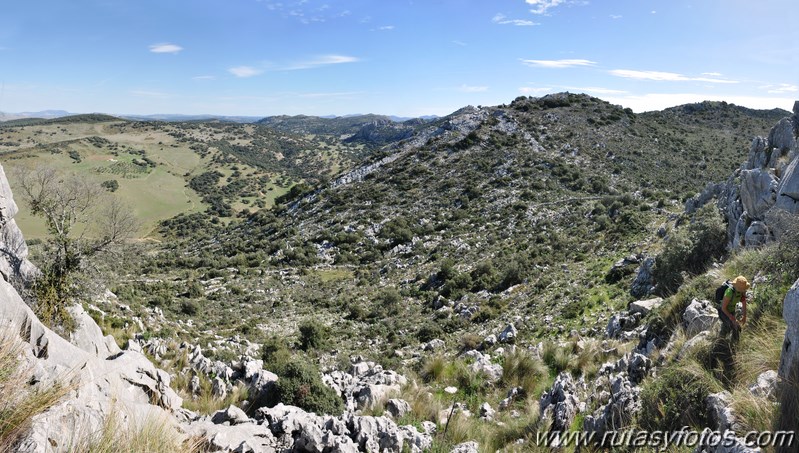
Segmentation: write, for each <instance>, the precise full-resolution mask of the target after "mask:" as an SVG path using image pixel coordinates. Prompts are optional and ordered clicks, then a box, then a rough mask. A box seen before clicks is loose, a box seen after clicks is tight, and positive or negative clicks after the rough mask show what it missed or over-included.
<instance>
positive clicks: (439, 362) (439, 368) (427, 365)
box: [420, 355, 447, 382]
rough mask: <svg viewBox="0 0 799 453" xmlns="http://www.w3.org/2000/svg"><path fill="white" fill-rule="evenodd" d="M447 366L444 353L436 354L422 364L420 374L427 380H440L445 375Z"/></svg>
mask: <svg viewBox="0 0 799 453" xmlns="http://www.w3.org/2000/svg"><path fill="white" fill-rule="evenodd" d="M446 367H447V358H446V357H444V356H443V355H434V356H433V357H430V358H429V359H427V360H426V361H425V362H424V364H422V369H421V371H420V375H421V377H422V379H424V381H425V382H434V381H438V380H440V379H441V378H443V377H444V370H445V369H446Z"/></svg>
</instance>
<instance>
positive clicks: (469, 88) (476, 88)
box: [458, 84, 488, 93]
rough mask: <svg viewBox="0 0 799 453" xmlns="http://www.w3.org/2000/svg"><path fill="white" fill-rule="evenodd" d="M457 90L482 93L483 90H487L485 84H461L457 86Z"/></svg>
mask: <svg viewBox="0 0 799 453" xmlns="http://www.w3.org/2000/svg"><path fill="white" fill-rule="evenodd" d="M458 91H462V92H464V93H483V92H485V91H488V87H486V86H470V85H466V84H463V85H461V86H460V87H458Z"/></svg>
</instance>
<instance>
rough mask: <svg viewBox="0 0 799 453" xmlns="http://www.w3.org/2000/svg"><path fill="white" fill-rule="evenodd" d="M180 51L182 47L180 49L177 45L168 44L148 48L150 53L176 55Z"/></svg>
mask: <svg viewBox="0 0 799 453" xmlns="http://www.w3.org/2000/svg"><path fill="white" fill-rule="evenodd" d="M181 50H183V47H180V46H179V45H177V44H170V43H168V42H165V43H160V44H153V45H151V46H150V52H152V53H178V52H180V51H181Z"/></svg>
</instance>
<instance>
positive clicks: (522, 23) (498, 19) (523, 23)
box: [491, 13, 541, 27]
mask: <svg viewBox="0 0 799 453" xmlns="http://www.w3.org/2000/svg"><path fill="white" fill-rule="evenodd" d="M491 22H493V23H495V24H499V25H515V26H517V27H532V26H533V25H541V24H539V23H538V22H533V21H531V20H524V19H508V18H507V17H505V15H504V14H499V13H497V15H496V16H494V18H493V19H491Z"/></svg>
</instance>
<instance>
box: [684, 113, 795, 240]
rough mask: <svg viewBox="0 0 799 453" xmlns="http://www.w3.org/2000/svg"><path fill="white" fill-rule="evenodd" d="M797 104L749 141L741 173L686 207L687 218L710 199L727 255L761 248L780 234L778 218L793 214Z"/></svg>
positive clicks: (782, 223) (781, 224) (781, 221)
mask: <svg viewBox="0 0 799 453" xmlns="http://www.w3.org/2000/svg"><path fill="white" fill-rule="evenodd" d="M798 157H799V101H797V102H796V103H794V107H793V115H791V116H788V117H786V118H783V119H782V120H780V121H779V122H778V123H777V124H776V125H775V126H774V127H773V128H772V129H771V131H770V132H769V134H768V137H767V138H764V137H755V138H754V139H753V140H752V145H751V147H750V149H749V156H748V159H747V161H746V162H745V163H743V164H742V166H741V168H739V169H738V170H736V171H735V173H734V174H733V175H732V176H730V178H729V179H728V180H727V181H726V182H724V183H721V184H710V185H708V187H707V188H706V189H705V190H704V191H703V192H702V193H701V194H699V195H697V196H696V197H694V198H692V199H690V200H688V201H687V202H686V206H685V207H686V212H687V213H692V212H695V211H696V210H697V209H699V208H700V207H701V206H702V205H704V204H707V203H709V202H710V201H711V200H712V199H714V198H715V199H716V204H717V206H718V208H719V209H720V211H721V213H722V215H723V216H724V218H725V220H726V222H727V238H728V240H729V246H730V248H731V249H733V250H734V249H738V248H741V247H754V246H760V245H763V244H766V243H767V242H769V241H771V240H772V239H774V238H777V237H779V236H780V234H781V233H782V232H783V231H784V229H785V228H786V222H785V221H784V218H785V217H786V216H787V217H790V216H793V215H796V214H799V170H797V166H799V159H797V158H798Z"/></svg>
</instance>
